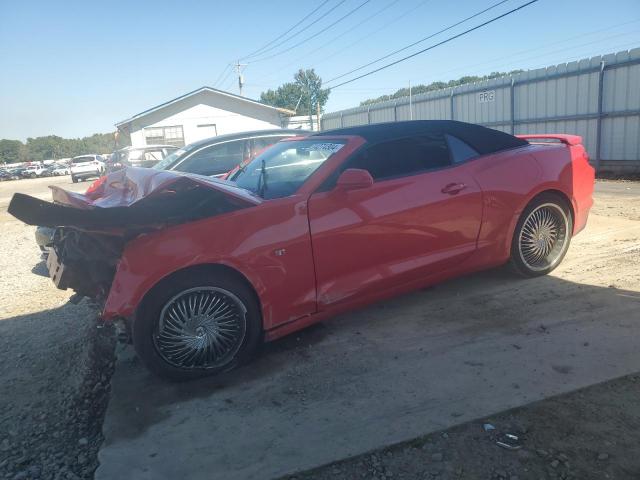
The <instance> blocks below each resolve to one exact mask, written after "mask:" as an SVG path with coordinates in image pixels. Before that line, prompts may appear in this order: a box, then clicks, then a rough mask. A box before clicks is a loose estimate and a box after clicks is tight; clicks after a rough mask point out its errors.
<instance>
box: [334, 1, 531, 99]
mask: <svg viewBox="0 0 640 480" xmlns="http://www.w3.org/2000/svg"><path fill="white" fill-rule="evenodd" d="M537 1H538V0H531V1H530V2H527V3H525V4H523V5H520V6H519V7H517V8H514V9H512V10H509V11H508V12H506V13H503V14H502V15H498V16H497V17H494V18H492V19H490V20H487V21H486V22H484V23H481V24H480V25H476V26H475V27H472V28H469V29H468V30H465V31H464V32H461V33H458V34H457V35H454V36H452V37H449V38H447V39H445V40H442V41H441V42H438V43H436V44H433V45H431V46H429V47H427V48H423V49H422V50H419V51H417V52H415V53H412V54H411V55H407V56H406V57H403V58H401V59H399V60H396V61H394V62H391V63H388V64H386V65H383V66H381V67H378V68H376V69H374V70H371V71H369V72H367V73H363V74H362V75H359V76H357V77H355V78H352V79H350V80H347V81H345V82H342V83H339V84H338V85H334V86H333V87H331V88H338V87H341V86H342V85H346V84H348V83H351V82H355V81H356V80H360V79H361V78H364V77H368V76H369V75H373V74H374V73H377V72H379V71H381V70H385V69H387V68H389V67H392V66H394V65H397V64H398V63H401V62H404V61H406V60H409V59H410V58H413V57H416V56H418V55H420V54H422V53H424V52H427V51H429V50H433V49H434V48H436V47H439V46H440V45H444V44H445V43H449V42H451V41H452V40H455V39H456V38H460V37H462V36H463V35H467V34H468V33H471V32H473V31H475V30H478V29H480V28H482V27H485V26H487V25H489V24H490V23H493V22H496V21H498V20H500V19H501V18H504V17H506V16H508V15H511V14H512V13H515V12H517V11H518V10H522V9H523V8H525V7H528V6H529V5H531V4H533V3H536V2H537ZM327 83H329V82H327Z"/></svg>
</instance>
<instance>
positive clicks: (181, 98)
mask: <svg viewBox="0 0 640 480" xmlns="http://www.w3.org/2000/svg"><path fill="white" fill-rule="evenodd" d="M205 91H210V92H213V93H218V94H220V95H224V96H226V97H230V98H234V99H236V100H242V101H244V102H247V103H251V104H253V105H258V106H260V107H264V108H267V109H270V110H276V111H278V112H279V113H282V114H284V115H288V116H293V115H295V114H296V112H294V111H293V110H288V109H286V108H279V107H273V106H271V105H267V104H265V103H262V102H258V101H257V100H252V99H250V98H247V97H241V96H240V95H235V94H233V93H229V92H225V91H223V90H218V89H217V88H213V87H207V86H204V87H200V88H198V89H196V90H193V91H191V92H189V93H185V94H184V95H181V96H179V97H176V98H174V99H173V100H169V101H168V102H164V103H161V104H160V105H156V106H155V107H152V108H150V109H148V110H145V111H144V112H140V113H138V114H136V115H134V116H133V117H131V118H128V119H126V120H122V121H121V122H118V123H116V124H115V126H116V128H118V129H120V127H121V126H123V125H125V124H127V123H131V122H133V121H134V120H137V119H139V118H141V117H144V116H146V115H149V114H150V113H153V112H155V111H157V110H159V109H161V108H164V107H166V106H169V105H172V104H174V103H176V102H179V101H180V100H184V99H185V98H188V97H191V96H193V95H196V94H198V93H200V92H205Z"/></svg>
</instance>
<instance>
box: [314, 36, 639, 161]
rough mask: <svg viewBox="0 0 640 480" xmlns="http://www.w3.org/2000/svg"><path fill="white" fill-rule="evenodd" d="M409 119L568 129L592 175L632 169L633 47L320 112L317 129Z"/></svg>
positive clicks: (508, 128) (517, 129) (635, 115)
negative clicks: (594, 171) (579, 138)
mask: <svg viewBox="0 0 640 480" xmlns="http://www.w3.org/2000/svg"><path fill="white" fill-rule="evenodd" d="M411 118H412V119H414V120H460V121H464V122H470V123H477V124H480V125H484V126H486V127H491V128H495V129H497V130H502V131H505V132H509V133H513V134H518V133H527V134H532V133H573V134H577V135H581V136H582V137H583V140H584V145H585V147H586V148H587V151H588V152H589V156H590V157H591V161H592V163H593V164H594V166H595V167H596V168H597V169H598V170H599V171H600V172H614V173H630V172H640V48H635V49H633V50H629V51H624V52H618V53H616V54H609V55H604V56H599V57H593V58H590V59H584V60H580V61H576V62H570V63H564V64H560V65H555V66H551V67H547V68H540V69H537V70H529V71H526V72H522V73H519V74H517V75H513V76H506V77H500V78H494V79H491V80H486V81H483V82H478V83H470V84H466V85H460V86H458V87H455V88H450V89H444V90H437V91H434V92H429V93H423V94H420V95H414V96H412V98H411V99H409V97H403V98H399V99H397V100H390V101H387V102H381V103H377V104H371V105H366V106H362V107H356V108H351V109H348V110H342V111H339V112H333V113H327V114H325V115H324V116H323V117H322V129H323V130H327V129H332V128H341V127H348V126H354V125H365V124H371V123H380V122H396V121H401V120H409V119H411Z"/></svg>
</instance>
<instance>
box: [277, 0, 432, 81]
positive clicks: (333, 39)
mask: <svg viewBox="0 0 640 480" xmlns="http://www.w3.org/2000/svg"><path fill="white" fill-rule="evenodd" d="M399 1H400V0H394V1H392V2H391V3H388V4H387V5H385V6H384V7H382V8H381V9H380V10H377V11H375V12H374V13H372V14H371V15H369V16H368V17H367V18H365V19H363V20H361V21H360V22H358V23H356V24H355V25H353V26H352V27H349V28H348V29H347V30H345V31H344V32H342V33H341V34H339V35H337V36H335V37H333V38H332V39H331V40H329V41H328V42H324V43H323V44H322V45H320V46H319V47H317V48H314V49H313V50H311V51H310V52H307V53H306V54H305V55H304V56H302V57H299V58H297V59H296V60H294V61H292V62H289V63H287V64H286V65H283V66H282V67H280V68H279V69H278V70H282V69H284V68H287V67H290V66H291V65H295V64H298V63H299V62H300V61H301V60H305V59H307V58H309V57H310V56H311V55H313V54H314V53H316V52H317V51H318V50H322V49H323V48H325V47H326V46H327V45H329V44H331V43H333V42H335V41H337V40H339V39H340V38H342V37H344V36H345V35H346V34H348V33H351V32H353V30H354V29H356V28H358V27H359V26H360V25H363V24H364V23H366V22H368V21H369V20H371V19H372V18H374V17H376V16H378V15H380V14H381V13H382V12H384V11H385V10H388V9H390V8H391V7H393V6H394V5H395V4H396V3H398V2H399ZM427 1H428V0H427ZM278 73H279V72H278ZM272 76H273V74H269V75H267V77H272Z"/></svg>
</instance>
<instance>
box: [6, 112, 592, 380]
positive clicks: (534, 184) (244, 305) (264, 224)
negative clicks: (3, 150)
mask: <svg viewBox="0 0 640 480" xmlns="http://www.w3.org/2000/svg"><path fill="white" fill-rule="evenodd" d="M545 140H551V142H547V143H539V142H545ZM581 143H582V139H581V137H579V136H576V135H562V134H549V135H530V136H525V137H524V138H517V137H515V136H512V135H509V134H507V133H504V132H500V131H497V130H491V129H489V128H485V127H482V126H479V125H471V124H466V123H462V122H454V121H412V122H397V123H390V124H376V125H365V126H360V127H352V128H344V129H339V130H333V131H328V132H322V133H319V134H314V135H310V136H308V137H305V138H294V139H291V140H284V141H282V142H280V143H278V144H277V145H274V146H273V147H272V148H270V149H268V150H266V151H265V152H263V153H262V154H261V155H259V156H258V157H257V158H255V159H254V160H253V161H251V162H250V163H249V164H248V165H246V166H245V167H244V168H242V169H240V170H238V171H236V173H235V174H233V175H230V176H229V178H228V180H220V179H214V178H205V177H203V176H200V175H191V174H176V173H174V172H171V171H157V170H153V169H142V168H138V169H135V168H131V169H126V170H122V171H119V172H115V173H113V174H110V175H109V176H108V177H106V180H105V181H103V182H102V183H101V186H100V188H101V190H100V192H99V193H100V195H84V196H82V195H77V194H73V195H71V194H69V193H68V192H65V191H64V190H62V189H55V190H54V192H53V193H54V198H55V199H56V201H57V203H56V204H55V205H54V204H52V203H48V202H44V201H42V200H39V199H36V198H33V197H28V196H26V195H20V194H16V195H15V196H14V197H13V199H12V201H11V204H10V205H9V213H11V214H13V215H14V216H16V217H17V218H19V219H21V220H22V221H24V222H25V223H28V224H31V225H46V226H62V228H61V229H59V230H56V235H55V238H54V247H53V250H52V253H50V254H49V258H48V261H47V264H48V267H49V272H50V275H51V277H52V279H53V281H54V283H55V284H56V285H57V286H58V288H62V289H66V288H72V289H74V290H76V292H77V293H78V294H79V295H82V296H88V297H90V298H93V299H95V300H96V301H98V302H100V303H101V304H102V314H101V315H102V319H103V320H104V321H113V322H115V323H116V324H118V325H122V326H124V327H125V328H124V331H128V332H130V333H132V337H131V338H132V341H133V344H134V346H135V348H136V351H137V353H138V355H139V357H140V358H141V359H142V361H143V362H144V363H145V364H146V365H147V367H149V368H150V369H151V370H152V371H154V372H156V373H157V374H160V375H162V376H164V377H167V378H172V379H180V380H184V379H189V378H196V377H201V376H205V375H212V374H215V373H218V372H225V371H228V370H230V369H231V368H234V367H235V366H237V365H240V364H242V363H243V362H246V361H247V360H248V359H249V358H250V357H251V355H252V353H253V352H254V351H255V350H256V349H257V347H258V345H259V344H260V342H262V341H263V340H266V341H270V340H274V339H276V338H279V337H282V336H284V335H287V334H289V333H292V332H294V331H296V330H298V329H301V328H304V327H306V326H309V325H311V324H313V323H315V322H318V321H322V320H323V319H326V318H328V317H329V316H331V315H335V314H337V313H340V312H344V311H347V310H349V309H353V308H356V307H359V306H363V305H366V304H369V303H371V302H375V301H379V300H382V299H385V298H388V297H390V296H393V295H397V294H400V293H403V292H407V291H410V290H414V289H418V288H423V287H426V286H429V285H433V284H435V283H438V282H441V281H443V280H446V279H449V278H452V277H455V276H460V275H464V274H468V273H470V272H475V271H478V270H482V269H486V268H492V267H497V266H500V265H503V264H505V263H510V264H511V266H512V267H513V269H514V270H515V271H516V272H517V273H519V274H520V275H522V276H525V277H537V276H540V275H545V274H547V273H549V272H551V271H552V270H553V269H554V268H556V267H557V266H558V265H559V264H560V262H561V261H562V259H563V258H564V256H565V254H566V252H567V249H568V248H569V243H570V241H571V238H572V237H573V236H574V235H575V234H577V233H578V232H580V231H581V230H582V229H583V228H584V227H585V225H586V223H587V217H588V214H589V209H590V208H591V205H592V203H593V200H592V193H593V186H594V169H593V168H592V167H591V165H590V164H589V159H588V156H587V153H586V151H585V149H584V147H583V146H582V144H581Z"/></svg>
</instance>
